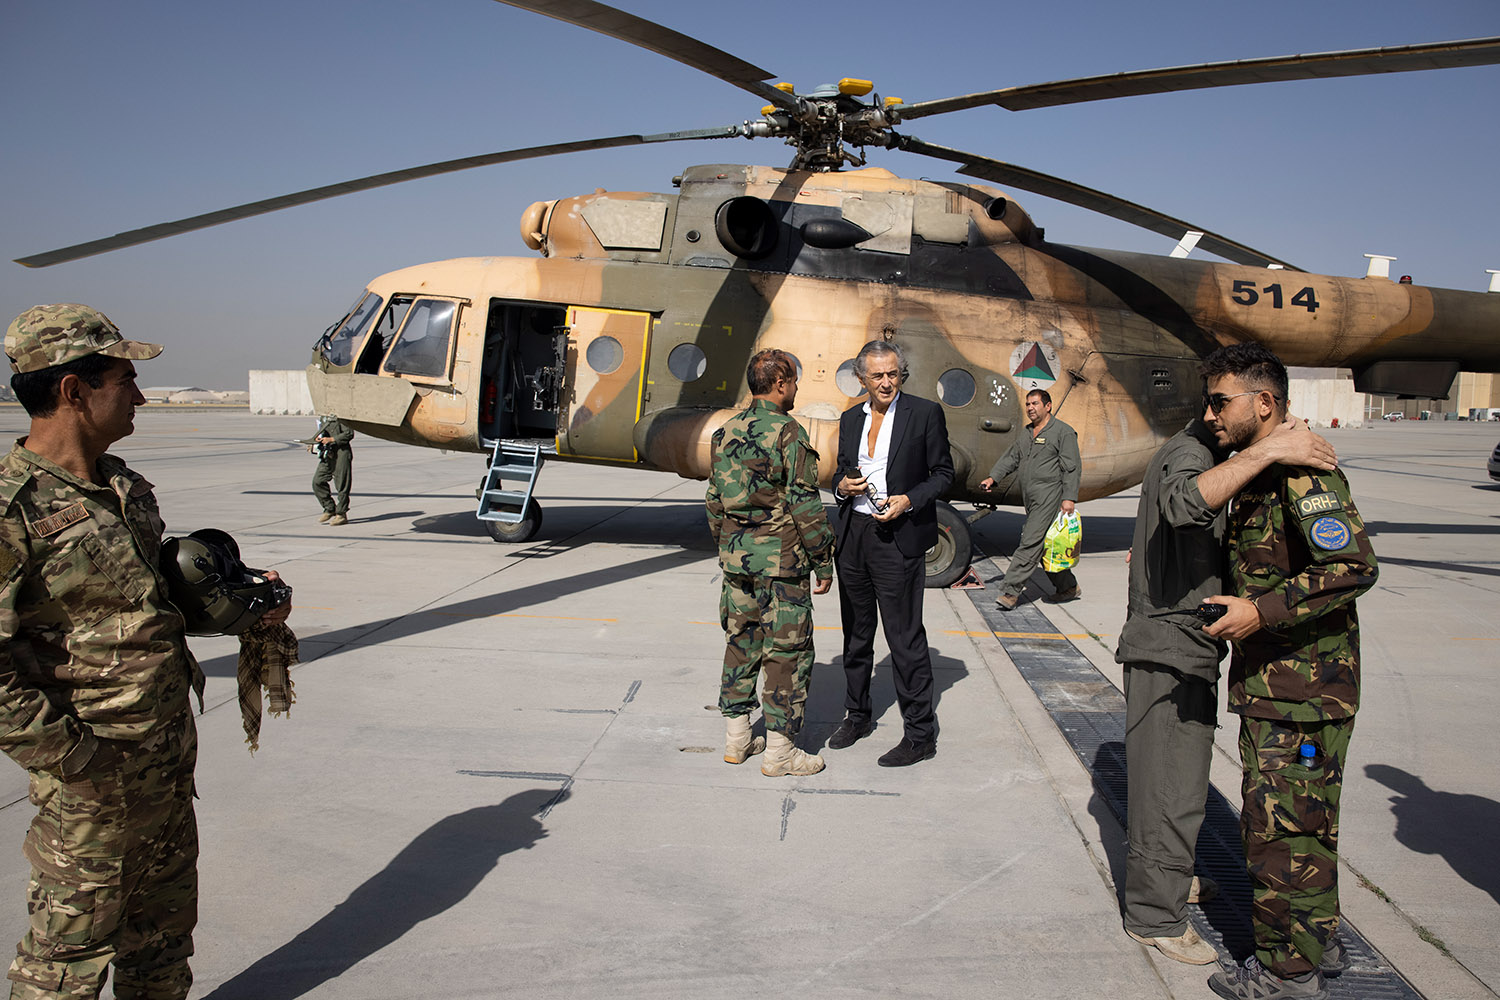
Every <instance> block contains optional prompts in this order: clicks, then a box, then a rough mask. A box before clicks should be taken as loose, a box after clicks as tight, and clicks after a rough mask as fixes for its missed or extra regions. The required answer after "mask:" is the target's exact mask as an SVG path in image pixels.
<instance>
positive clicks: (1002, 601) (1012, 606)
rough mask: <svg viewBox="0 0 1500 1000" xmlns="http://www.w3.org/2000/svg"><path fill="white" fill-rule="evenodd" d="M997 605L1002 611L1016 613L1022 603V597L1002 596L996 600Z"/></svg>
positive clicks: (1014, 595)
mask: <svg viewBox="0 0 1500 1000" xmlns="http://www.w3.org/2000/svg"><path fill="white" fill-rule="evenodd" d="M995 603H996V604H997V605H999V606H1000V610H1001V611H1014V610H1016V606H1017V605H1018V604H1020V603H1021V595H1020V594H1001V595H1000V596H999V597H997V598H995Z"/></svg>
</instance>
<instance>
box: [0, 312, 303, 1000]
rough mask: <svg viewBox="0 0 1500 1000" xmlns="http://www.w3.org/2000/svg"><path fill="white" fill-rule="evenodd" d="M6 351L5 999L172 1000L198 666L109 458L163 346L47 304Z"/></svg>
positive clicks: (190, 907) (132, 482)
mask: <svg viewBox="0 0 1500 1000" xmlns="http://www.w3.org/2000/svg"><path fill="white" fill-rule="evenodd" d="M5 351H6V354H7V355H8V356H9V357H10V359H11V367H12V368H13V369H14V370H15V372H16V375H15V376H14V377H13V378H12V379H11V386H12V388H13V389H14V390H15V393H16V397H17V399H19V400H20V401H21V404H22V405H23V406H24V407H25V408H26V411H27V413H28V414H29V415H30V416H31V427H30V430H29V433H28V434H27V436H26V437H25V438H23V439H21V440H20V441H18V442H17V443H16V445H15V447H14V448H12V449H11V451H10V453H9V454H8V455H6V456H5V458H4V459H3V461H0V733H3V734H4V735H3V736H0V749H3V750H4V751H5V752H6V753H7V754H9V755H10V757H11V759H13V760H15V761H16V762H17V763H18V764H20V765H21V766H22V767H24V768H26V769H27V770H28V771H29V772H30V776H31V801H32V803H33V804H35V805H36V806H37V815H36V818H35V819H34V820H33V821H32V823H31V828H30V830H29V831H28V832H27V834H26V840H25V844H24V850H25V853H26V857H27V858H28V860H30V862H31V882H30V887H29V890H28V909H29V910H30V915H31V927H30V930H29V931H28V932H27V934H26V937H25V938H24V939H23V940H22V941H21V943H20V945H19V946H18V948H17V952H18V954H17V956H16V959H15V961H14V962H13V963H12V964H11V967H10V972H9V978H10V980H11V994H10V995H11V996H12V997H26V998H31V997H85V998H92V997H97V996H98V995H99V991H100V989H101V987H102V986H103V985H104V981H105V978H106V976H107V974H108V970H109V967H110V966H111V965H113V966H114V969H115V983H114V995H115V997H117V998H118V1000H148V998H149V1000H180V998H182V997H186V996H187V994H188V988H189V986H190V985H191V984H192V973H191V972H190V971H189V969H188V957H189V956H190V955H191V954H192V952H193V938H192V932H193V926H194V924H195V923H196V921H197V909H198V885H197V857H198V835H197V824H196V821H195V819H194V816H193V803H192V796H193V765H194V762H195V759H196V745H197V741H196V736H195V733H194V727H193V719H192V713H191V710H190V708H189V704H188V692H189V690H190V689H192V690H195V691H197V692H198V694H199V697H200V699H201V696H202V691H203V673H202V671H201V670H200V669H199V668H198V663H197V661H196V660H194V659H193V656H192V654H191V653H190V652H189V651H188V648H187V644H186V642H185V639H184V622H183V619H182V616H181V614H179V613H178V612H177V610H176V609H175V608H174V607H172V605H171V604H170V603H168V598H167V583H166V580H165V579H164V578H163V576H162V575H161V571H160V569H159V563H160V554H161V540H162V530H163V525H162V520H161V515H160V513H159V512H158V509H157V505H156V498H155V496H154V495H153V494H152V491H151V484H150V483H148V482H147V481H146V480H145V479H143V478H141V477H140V476H139V475H137V474H136V473H134V472H132V471H131V470H130V469H128V468H126V467H125V463H123V462H122V461H120V460H119V459H118V458H115V457H114V456H112V455H108V454H106V453H105V449H107V448H108V447H109V446H110V445H111V444H113V443H114V442H116V441H118V440H120V439H121V438H123V437H125V436H126V435H128V434H130V433H131V431H132V430H133V429H134V427H133V421H134V411H135V407H136V406H139V405H140V404H141V403H144V402H145V399H144V397H142V396H141V394H140V391H139V390H138V389H137V388H136V383H135V366H134V365H133V364H132V363H131V361H132V359H135V360H140V359H145V358H153V357H155V356H156V355H157V354H159V353H160V352H161V347H159V346H158V345H155V344H142V343H137V342H134V341H129V340H125V339H123V338H122V337H121V336H120V333H119V331H118V330H117V329H116V328H115V326H114V324H112V323H111V322H110V321H109V320H108V319H107V318H105V317H104V316H103V314H101V313H99V312H96V311H95V310H93V309H90V308H88V307H87V306H79V305H53V306H36V307H34V308H32V309H28V310H27V311H26V312H24V313H22V314H21V315H20V316H19V317H17V318H16V320H15V322H13V323H12V324H11V325H10V328H9V330H8V331H7V332H6V336H5ZM289 611H290V607H289V606H287V607H286V608H285V610H282V609H278V610H277V611H275V612H272V613H271V614H268V615H267V616H266V618H265V619H263V620H264V621H267V622H272V621H281V620H284V619H285V617H286V613H287V612H289ZM200 707H201V701H200Z"/></svg>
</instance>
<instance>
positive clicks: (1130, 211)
mask: <svg viewBox="0 0 1500 1000" xmlns="http://www.w3.org/2000/svg"><path fill="white" fill-rule="evenodd" d="M898 145H899V146H900V147H901V148H902V149H904V150H906V151H907V152H910V153H920V154H922V155H923V156H932V157H936V158H937V159H939V160H949V161H951V162H953V163H959V164H962V168H961V169H960V170H959V171H958V172H959V173H961V174H967V175H968V176H970V177H979V178H982V179H984V180H987V181H994V182H995V183H996V184H1003V185H1005V186H1007V187H1013V188H1020V189H1021V190H1023V191H1031V192H1033V193H1035V194H1040V195H1045V196H1046V197H1048V198H1056V199H1057V200H1058V201H1065V202H1067V203H1068V204H1070V205H1077V206H1078V207H1080V208H1087V209H1090V210H1092V211H1095V212H1098V213H1100V214H1101V215H1108V216H1110V217H1111V218H1115V219H1120V220H1121V221H1123V222H1129V223H1130V224H1132V225H1136V226H1140V227H1141V228H1142V229H1149V230H1151V231H1152V232H1153V233H1160V234H1162V235H1163V236H1167V237H1170V238H1171V239H1173V240H1180V239H1182V237H1183V236H1184V235H1185V234H1186V233H1188V232H1190V231H1192V232H1201V233H1202V234H1203V238H1202V239H1200V240H1199V241H1198V246H1199V247H1201V248H1202V249H1204V250H1206V251H1208V252H1209V253H1212V254H1217V255H1218V256H1220V257H1223V258H1225V259H1226V260H1232V261H1234V262H1235V263H1236V264H1251V265H1261V266H1263V265H1266V264H1279V265H1280V266H1281V267H1283V268H1285V269H1286V270H1288V271H1300V270H1302V268H1300V267H1296V266H1295V265H1292V264H1288V263H1287V262H1286V261H1284V260H1279V259H1277V258H1275V257H1272V256H1271V255H1270V254H1264V253H1261V252H1260V251H1259V250H1255V249H1252V248H1251V247H1247V246H1245V245H1244V244H1243V243H1237V242H1235V241H1234V240H1231V239H1229V238H1228V237H1227V236H1220V235H1219V234H1217V233H1213V232H1210V231H1209V230H1207V229H1204V228H1203V227H1202V226H1197V225H1194V224H1193V223H1191V222H1184V221H1183V220H1181V219H1174V218H1173V217H1172V216H1170V215H1164V214H1162V213H1161V212H1158V211H1156V210H1155V209H1151V208H1147V207H1145V206H1144V205H1137V204H1136V203H1135V202H1133V201H1126V200H1125V199H1124V198H1117V197H1115V196H1114V195H1112V194H1106V193H1105V192H1103V191H1096V190H1094V189H1093V188H1089V187H1084V186H1083V185H1082V184H1074V183H1073V182H1072V181H1065V180H1063V179H1062V178H1061V177H1053V176H1052V175H1051V174H1044V173H1041V172H1039V171H1036V170H1030V169H1028V168H1026V167H1018V166H1016V165H1015V164H1013V163H1005V162H1002V161H1000V160H991V159H989V158H988V157H984V156H975V155H974V154H973V153H965V152H963V151H962V150H958V149H949V148H948V147H947V146H937V145H934V144H932V143H930V142H923V141H922V140H920V139H913V138H911V137H910V136H902V137H901V139H900V142H899V143H898Z"/></svg>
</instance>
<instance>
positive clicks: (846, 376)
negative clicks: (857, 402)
mask: <svg viewBox="0 0 1500 1000" xmlns="http://www.w3.org/2000/svg"><path fill="white" fill-rule="evenodd" d="M833 384H834V385H836V386H838V387H839V392H842V393H843V394H844V395H846V396H849V397H851V398H853V399H858V398H859V397H860V396H863V395H864V394H865V387H864V386H863V385H861V384H860V381H859V376H858V375H856V374H855V373H854V359H853V358H850V359H849V360H848V361H845V362H844V363H843V364H841V365H839V370H838V371H836V372H834V373H833Z"/></svg>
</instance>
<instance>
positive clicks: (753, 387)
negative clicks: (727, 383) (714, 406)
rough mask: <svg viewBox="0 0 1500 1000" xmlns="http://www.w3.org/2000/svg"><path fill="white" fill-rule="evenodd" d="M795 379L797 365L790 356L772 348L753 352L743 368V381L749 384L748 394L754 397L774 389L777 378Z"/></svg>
mask: <svg viewBox="0 0 1500 1000" xmlns="http://www.w3.org/2000/svg"><path fill="white" fill-rule="evenodd" d="M796 377H797V363H796V362H795V361H793V360H792V356H791V355H790V354H788V353H787V352H786V351H782V350H778V349H777V348H774V347H768V348H766V349H765V350H764V351H757V352H755V356H754V357H752V358H751V359H750V364H749V365H747V366H746V367H745V379H746V381H748V382H749V383H750V392H751V393H752V394H753V395H756V396H764V395H765V394H766V393H768V392H770V391H771V390H772V389H774V388H776V380H777V379H779V378H784V379H794V378H796Z"/></svg>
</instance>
